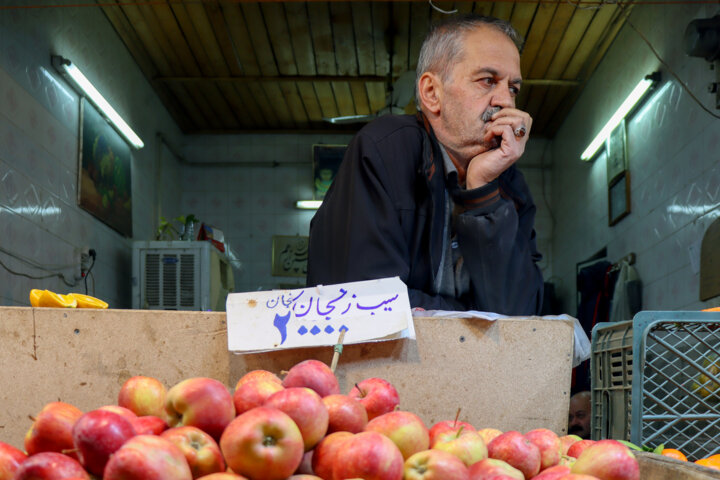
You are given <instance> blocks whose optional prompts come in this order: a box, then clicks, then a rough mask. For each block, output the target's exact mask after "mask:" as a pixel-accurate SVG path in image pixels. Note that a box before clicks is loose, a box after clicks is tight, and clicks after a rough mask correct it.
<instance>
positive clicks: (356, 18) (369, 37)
mask: <svg viewBox="0 0 720 480" xmlns="http://www.w3.org/2000/svg"><path fill="white" fill-rule="evenodd" d="M351 9H352V19H353V30H354V32H355V48H356V52H355V55H356V56H357V62H358V74H360V75H373V74H374V73H375V49H374V45H373V24H372V10H371V8H370V3H368V2H352V3H351Z"/></svg>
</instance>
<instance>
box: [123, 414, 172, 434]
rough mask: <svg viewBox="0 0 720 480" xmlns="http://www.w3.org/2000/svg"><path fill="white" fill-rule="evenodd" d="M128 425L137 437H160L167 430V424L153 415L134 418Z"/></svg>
mask: <svg viewBox="0 0 720 480" xmlns="http://www.w3.org/2000/svg"><path fill="white" fill-rule="evenodd" d="M130 423H132V426H133V428H135V432H136V433H137V434H138V435H160V434H161V433H162V432H164V431H165V430H167V428H168V424H167V422H166V421H165V420H163V419H162V418H160V417H156V416H155V415H143V416H142V417H136V418H135V419H134V420H132V421H131V422H130Z"/></svg>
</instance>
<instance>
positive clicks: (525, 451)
mask: <svg viewBox="0 0 720 480" xmlns="http://www.w3.org/2000/svg"><path fill="white" fill-rule="evenodd" d="M488 455H489V457H490V458H495V459H497V460H502V461H504V462H506V463H509V464H510V465H512V466H513V467H515V468H517V469H518V470H520V471H521V472H522V473H523V475H525V478H526V479H527V478H532V477H533V476H534V475H537V474H538V472H539V471H540V462H541V458H540V450H539V449H538V448H537V447H536V446H535V444H534V443H532V442H531V441H530V440H528V439H527V438H525V437H524V436H523V435H522V434H521V433H520V432H517V431H515V430H511V431H509V432H505V433H503V434H502V435H498V436H497V437H495V439H493V441H492V442H490V445H488Z"/></svg>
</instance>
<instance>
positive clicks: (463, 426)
mask: <svg viewBox="0 0 720 480" xmlns="http://www.w3.org/2000/svg"><path fill="white" fill-rule="evenodd" d="M464 428H465V425H462V426H461V427H460V428H459V429H458V431H457V435H455V438H460V434H461V433H462V431H463V429H464Z"/></svg>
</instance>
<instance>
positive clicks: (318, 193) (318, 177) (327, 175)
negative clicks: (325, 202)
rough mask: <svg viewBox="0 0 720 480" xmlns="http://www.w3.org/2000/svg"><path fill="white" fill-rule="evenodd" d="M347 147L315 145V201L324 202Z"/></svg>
mask: <svg viewBox="0 0 720 480" xmlns="http://www.w3.org/2000/svg"><path fill="white" fill-rule="evenodd" d="M345 150H347V145H313V146H312V156H313V200H322V199H323V198H325V194H326V193H327V191H328V189H329V188H330V184H332V181H333V180H334V179H335V175H337V171H338V169H339V168H340V163H342V159H343V156H344V155H345Z"/></svg>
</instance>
